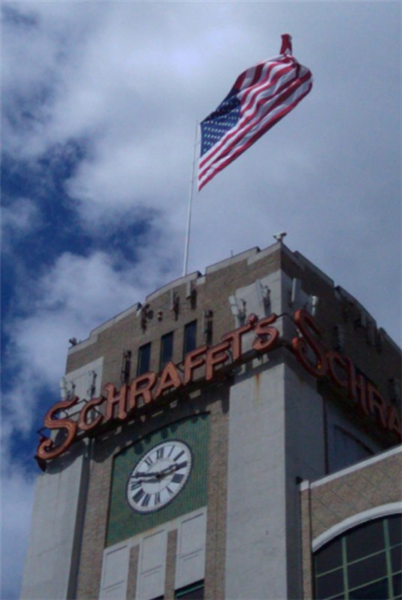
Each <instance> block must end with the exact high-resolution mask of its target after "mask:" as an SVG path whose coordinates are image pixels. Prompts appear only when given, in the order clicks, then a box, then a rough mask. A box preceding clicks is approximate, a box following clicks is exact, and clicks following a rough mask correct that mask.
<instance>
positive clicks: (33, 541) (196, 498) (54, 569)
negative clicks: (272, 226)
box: [22, 242, 402, 600]
mask: <svg viewBox="0 0 402 600" xmlns="http://www.w3.org/2000/svg"><path fill="white" fill-rule="evenodd" d="M400 366H401V353H400V350H399V348H398V347H397V346H396V345H395V344H394V342H393V341H392V340H391V338H390V337H389V336H388V335H387V334H386V332H385V331H384V330H382V329H381V328H378V327H377V324H376V322H375V320H374V319H373V317H372V316H371V315H370V314H369V313H368V312H367V311H366V310H365V309H364V307H362V306H361V305H360V304H359V302H358V301H357V300H356V299H354V298H353V297H352V296H351V295H350V294H349V293H348V292H346V290H344V289H342V288H341V287H339V286H335V285H334V282H333V281H332V280H331V279H330V278H329V277H328V276H327V275H325V274H324V273H322V272H321V271H320V270H319V269H318V268H317V267H315V266H314V265H313V264H312V263H310V261H308V260H307V259H306V258H305V257H303V256H302V255H301V254H300V253H298V252H292V251H290V250H289V249H288V248H287V247H286V246H285V245H284V244H283V243H282V242H278V243H276V244H274V245H272V246H270V247H269V248H267V249H265V250H262V251H260V250H259V249H257V248H255V249H252V250H249V251H248V252H244V253H242V254H240V255H238V256H235V257H231V258H229V259H228V260H225V261H222V262H220V263H217V264H215V265H212V266H210V267H208V268H207V269H206V272H205V274H204V275H201V274H200V273H193V274H190V275H187V276H185V277H183V278H181V279H178V280H176V281H173V282H171V283H170V284H168V285H166V286H165V287H163V288H162V289H160V290H158V291H156V292H154V293H153V294H151V295H150V296H148V297H147V298H146V301H145V303H144V304H143V305H141V304H136V305H135V306H133V307H131V308H130V309H128V310H127V311H126V312H124V313H122V314H120V315H118V316H117V317H115V318H114V319H112V320H111V321H109V322H107V323H105V324H104V325H102V326H100V327H98V328H97V329H95V330H94V331H92V332H91V334H90V336H89V338H88V339H87V340H85V341H82V342H79V343H76V344H74V345H73V346H72V347H71V348H70V350H69V352H68V360H67V370H66V375H65V377H64V378H63V380H62V401H61V402H58V403H56V404H55V405H54V406H53V407H51V408H50V409H49V411H48V413H47V415H46V417H45V422H44V424H45V428H44V430H43V436H42V437H41V439H40V442H39V445H38V451H37V457H36V458H37V461H38V464H39V466H40V467H41V468H42V470H43V473H41V474H40V475H39V477H38V484H37V490H36V498H35V506H34V512H33V521H32V530H31V536H30V542H29V550H28V556H27V561H26V567H25V573H24V582H23V591H22V597H23V598H24V599H26V600H32V599H35V598H38V599H39V598H40V599H46V598H49V599H52V600H56V599H65V598H79V599H81V598H82V599H84V598H85V599H98V598H105V599H106V598H107V599H116V600H117V599H121V600H122V599H126V598H127V599H136V600H157V599H158V600H159V599H162V598H164V599H166V600H173V599H174V598H181V599H182V600H185V599H190V598H194V599H196V598H208V599H211V600H218V599H219V600H220V599H228V600H232V599H233V600H235V599H239V600H240V599H244V600H251V599H256V600H257V599H265V598H266V599H282V598H283V599H285V598H287V599H289V598H328V599H329V598H333V599H335V598H339V599H340V598H345V599H346V598H348V599H349V598H392V599H395V600H396V598H402V595H401V594H402V591H401V577H402V567H401V565H400V551H401V536H400V530H401V526H400V523H401V521H400V514H401V510H402V502H401V501H402V494H401V489H400V479H399V472H400V467H401V462H402V455H401V452H400V446H398V444H400V442H401V424H400V379H399V378H400ZM373 528H374V529H373ZM379 531H380V532H382V533H381V535H382V537H381V536H380V535H379V533H378V532H379ZM370 532H371V533H370ZM359 536H360V537H359ZM370 536H371V537H370ZM379 537H381V540H382V541H381V542H378V543H377V542H375V541H373V540H377V538H379ZM353 540H357V542H356V541H353ZM359 540H360V541H359ZM378 544H380V545H378ZM356 547H359V548H361V550H360V551H359V550H356ZM362 548H363V549H364V550H362ZM353 552H354V554H353ZM359 552H360V554H359ZM398 553H399V554H398ZM398 556H399V558H398ZM398 561H399V562H398ZM377 563H381V564H380V566H379V564H377ZM384 565H385V570H384ZM356 573H357V574H356ZM373 573H374V575H373ZM370 577H371V579H370ZM370 586H371V587H370ZM376 586H377V587H376ZM359 594H360V595H359ZM365 594H366V595H365ZM367 594H368V595H367ZM375 594H377V595H375ZM378 594H379V595H378ZM384 594H387V595H384Z"/></svg>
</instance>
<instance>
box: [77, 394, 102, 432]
mask: <svg viewBox="0 0 402 600" xmlns="http://www.w3.org/2000/svg"><path fill="white" fill-rule="evenodd" d="M104 401H105V398H104V397H103V396H100V398H92V400H89V402H87V403H86V404H85V406H84V407H83V408H82V409H81V412H80V418H79V419H78V427H79V429H81V431H91V429H95V427H97V426H98V425H99V424H100V423H102V421H103V416H102V415H98V416H97V417H96V419H94V420H93V421H92V422H91V423H88V421H87V414H88V412H89V411H90V410H91V408H93V407H94V406H98V405H99V404H102V402H104Z"/></svg>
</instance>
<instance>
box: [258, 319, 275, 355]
mask: <svg viewBox="0 0 402 600" xmlns="http://www.w3.org/2000/svg"><path fill="white" fill-rule="evenodd" d="M277 318H278V317H277V316H276V315H275V314H273V315H270V316H269V317H266V318H265V319H261V321H260V322H259V323H258V324H257V326H256V328H255V333H256V335H257V336H258V337H257V338H256V339H255V340H254V342H253V348H254V350H257V352H268V351H269V350H271V349H272V348H273V347H274V346H275V344H276V341H277V339H278V336H279V331H278V330H277V329H276V327H271V325H272V323H275V321H276V320H277Z"/></svg>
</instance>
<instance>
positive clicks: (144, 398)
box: [37, 310, 402, 460]
mask: <svg viewBox="0 0 402 600" xmlns="http://www.w3.org/2000/svg"><path fill="white" fill-rule="evenodd" d="M277 319H278V317H277V315H275V314H273V315H270V316H269V317H266V318H263V319H260V320H259V319H258V318H257V317H256V316H255V315H251V316H250V317H249V318H248V320H247V323H246V324H245V325H243V326H241V327H238V328H237V329H235V330H234V331H231V332H230V333H227V334H226V335H224V336H223V337H222V341H221V342H220V343H219V344H216V345H215V346H207V345H205V346H200V347H199V348H196V349H195V350H193V351H191V352H189V353H188V354H187V355H186V356H185V359H184V362H183V365H182V367H181V368H180V369H179V368H178V367H177V366H176V365H175V364H173V363H172V362H169V363H168V364H167V365H166V366H165V368H164V369H163V371H162V372H161V373H160V374H159V375H157V374H156V373H154V372H152V371H151V372H148V373H144V374H143V375H140V376H139V377H136V378H135V379H133V380H132V381H131V383H130V384H129V385H123V386H122V387H121V388H120V390H116V389H115V386H114V385H112V384H110V383H108V384H107V385H106V386H105V388H104V389H105V395H102V396H100V397H99V398H92V399H91V400H89V401H88V402H86V403H85V405H84V406H83V408H82V409H81V411H80V412H79V415H78V419H77V417H75V418H74V419H73V418H70V417H69V418H57V415H58V413H59V412H60V411H61V410H66V409H67V410H68V409H71V408H73V407H74V406H75V405H76V404H77V403H78V401H79V398H78V397H73V398H71V399H68V400H62V401H61V402H57V403H56V404H54V405H53V406H52V407H51V408H50V410H49V411H48V412H47V413H46V416H45V420H44V426H45V427H46V428H48V429H51V430H59V431H62V432H63V433H64V439H63V441H62V442H61V443H59V444H57V443H56V442H55V441H53V440H52V439H50V438H46V437H43V436H42V437H41V440H40V442H39V446H38V450H37V458H38V459H39V460H50V459H53V458H56V457H57V456H60V455H61V454H63V452H65V451H66V450H67V449H68V448H69V447H70V446H71V444H72V443H73V442H74V441H75V440H76V439H81V438H82V437H84V436H90V435H91V436H93V435H96V434H97V433H99V432H100V431H101V430H103V427H104V426H105V425H107V424H110V426H112V424H113V425H115V426H118V425H119V424H121V422H124V421H127V420H129V419H132V418H134V417H135V416H136V415H137V414H140V413H141V412H142V411H143V410H146V409H151V408H153V407H155V408H156V407H157V406H158V405H159V404H160V403H161V402H162V401H163V400H166V398H169V397H170V396H171V394H172V392H176V391H178V390H183V389H185V388H186V387H187V388H188V387H189V386H190V385H191V384H192V383H193V382H194V377H195V372H196V371H197V384H199V385H201V384H202V382H207V383H208V382H211V381H213V380H215V379H216V378H217V377H219V376H220V375H222V373H224V372H225V366H235V365H238V364H240V363H241V362H243V361H245V360H250V359H251V358H252V357H253V356H259V355H262V354H266V353H268V352H270V351H271V350H272V349H274V348H275V347H276V346H277V345H278V340H279V331H278V330H277V329H276V327H274V326H273V324H274V323H275V322H276V321H277ZM294 322H295V324H296V326H297V327H298V330H299V335H298V337H294V338H293V340H292V341H291V348H292V351H293V352H294V354H295V355H296V357H297V359H298V360H299V362H300V363H301V364H302V365H303V367H304V368H305V369H306V371H307V372H308V373H310V374H311V375H313V376H314V377H318V378H327V379H329V380H330V381H331V382H332V383H333V384H334V385H335V386H336V387H337V388H340V389H342V390H344V391H345V394H346V395H347V396H348V398H350V399H351V400H353V401H354V403H355V407H356V409H357V410H358V411H359V412H360V413H361V414H363V415H371V416H372V417H374V419H375V420H376V421H377V423H378V425H379V426H380V427H381V428H382V429H384V430H388V431H391V432H393V433H395V434H396V435H397V436H398V438H399V439H402V436H401V422H400V419H399V416H398V414H397V412H396V410H395V407H393V406H391V405H390V404H389V403H388V402H387V401H386V400H385V399H384V398H383V396H382V395H381V394H380V392H379V391H378V390H377V389H376V388H375V387H374V386H373V385H372V384H371V383H370V382H369V381H368V380H367V379H366V378H365V377H364V376H363V375H362V374H361V373H358V372H357V370H356V367H355V366H354V364H353V363H352V361H351V360H350V359H349V358H348V357H347V356H343V355H340V354H339V353H337V352H334V351H332V350H329V351H328V350H326V349H325V348H324V347H323V346H322V344H321V343H320V341H319V337H318V334H319V328H318V326H317V324H316V322H315V321H314V319H313V318H312V317H311V316H310V315H309V314H308V313H307V312H305V311H303V310H299V311H297V312H296V313H295V315H294ZM249 332H253V334H254V335H255V338H254V340H253V342H252V351H251V353H250V351H248V352H247V353H244V352H243V347H242V338H243V336H244V335H245V334H246V333H249ZM284 345H286V342H284ZM200 369H203V374H202V375H203V376H201V375H200ZM101 405H104V406H103V410H102V414H101V413H100V411H99V412H98V415H97V416H96V418H90V415H91V413H92V410H93V409H94V408H95V407H100V406H101Z"/></svg>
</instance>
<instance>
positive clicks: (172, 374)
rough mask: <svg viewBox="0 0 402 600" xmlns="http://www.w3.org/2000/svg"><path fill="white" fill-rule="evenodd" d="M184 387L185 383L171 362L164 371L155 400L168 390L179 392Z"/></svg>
mask: <svg viewBox="0 0 402 600" xmlns="http://www.w3.org/2000/svg"><path fill="white" fill-rule="evenodd" d="M182 385H183V382H182V380H181V377H180V374H179V371H178V369H177V367H176V365H174V364H173V363H172V362H171V361H169V362H168V363H167V365H166V366H165V368H164V369H163V371H162V374H161V377H160V379H159V383H158V385H157V388H156V390H155V400H156V399H157V398H159V396H160V395H161V394H162V393H163V392H165V391H166V390H171V389H174V390H177V389H179V388H181V386H182Z"/></svg>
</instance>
